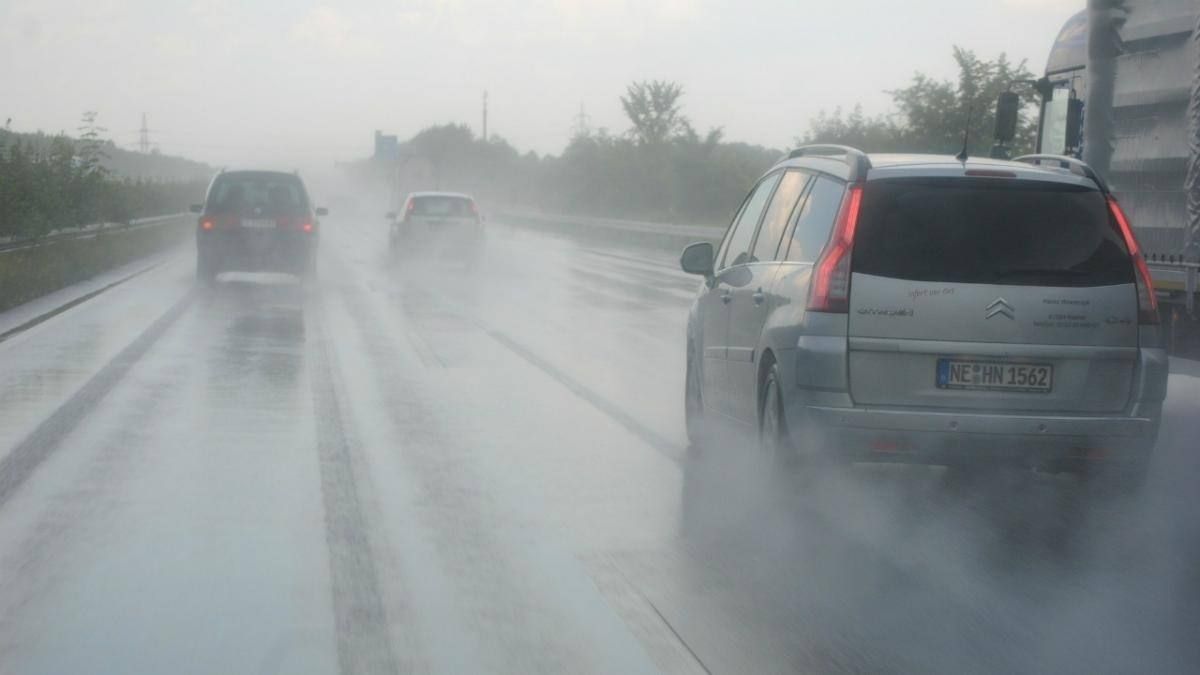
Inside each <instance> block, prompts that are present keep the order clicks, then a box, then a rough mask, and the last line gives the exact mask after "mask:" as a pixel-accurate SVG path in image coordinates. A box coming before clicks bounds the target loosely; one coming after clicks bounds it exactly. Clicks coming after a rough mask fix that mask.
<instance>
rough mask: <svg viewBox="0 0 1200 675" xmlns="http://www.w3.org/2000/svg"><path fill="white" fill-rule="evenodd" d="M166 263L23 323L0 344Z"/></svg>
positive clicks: (2, 337) (4, 335)
mask: <svg viewBox="0 0 1200 675" xmlns="http://www.w3.org/2000/svg"><path fill="white" fill-rule="evenodd" d="M164 262H166V261H165V260H160V261H158V262H156V263H154V264H152V265H150V266H148V267H144V268H142V269H140V270H138V271H136V272H133V273H132V274H129V275H127V276H124V277H121V278H120V279H117V280H116V281H114V282H112V283H110V284H107V285H105V286H101V287H100V288H97V289H96V290H94V291H91V292H89V293H85V294H83V295H81V296H79V297H78V298H75V299H74V300H71V301H69V302H66V303H64V304H62V305H59V306H58V307H55V308H54V309H52V310H50V311H48V312H43V313H42V314H39V315H37V316H35V317H33V318H32V319H30V320H28V321H26V322H25V323H22V324H21V325H19V326H15V327H13V328H10V329H8V330H6V331H4V332H3V333H0V342H4V341H5V340H7V339H9V338H11V337H14V336H16V335H19V334H20V333H24V332H25V331H27V330H29V329H30V328H33V327H34V326H36V325H38V324H40V323H44V322H46V321H49V320H50V319H53V318H54V317H56V316H58V315H59V314H62V313H63V312H65V311H67V310H69V309H71V308H73V307H78V306H79V305H82V304H83V303H85V302H87V301H88V300H91V299H92V298H95V297H96V296H98V295H100V294H101V293H104V292H105V291H110V290H112V289H114V288H116V287H117V286H120V285H121V284H123V283H125V282H126V281H130V280H132V279H135V278H137V277H139V276H141V275H143V274H145V273H146V272H149V271H150V270H152V269H155V268H157V267H159V266H160V265H162V264H163V263H164Z"/></svg>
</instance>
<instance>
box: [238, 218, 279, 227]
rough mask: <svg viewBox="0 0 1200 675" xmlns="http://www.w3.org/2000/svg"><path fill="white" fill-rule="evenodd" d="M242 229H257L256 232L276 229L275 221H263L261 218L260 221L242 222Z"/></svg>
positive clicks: (253, 219)
mask: <svg viewBox="0 0 1200 675" xmlns="http://www.w3.org/2000/svg"><path fill="white" fill-rule="evenodd" d="M242 227H249V228H251V229H255V230H266V229H271V230H273V229H275V221H273V220H267V219H262V218H259V219H255V218H250V219H248V220H243V221H242Z"/></svg>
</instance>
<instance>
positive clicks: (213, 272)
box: [196, 253, 217, 284]
mask: <svg viewBox="0 0 1200 675" xmlns="http://www.w3.org/2000/svg"><path fill="white" fill-rule="evenodd" d="M216 278H217V266H216V265H214V264H213V261H212V260H211V258H210V257H209V256H207V255H204V254H203V253H200V254H197V255H196V281H199V282H200V283H202V284H211V283H212V282H213V281H214V280H216Z"/></svg>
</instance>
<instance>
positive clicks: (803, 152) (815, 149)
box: [787, 143, 871, 183]
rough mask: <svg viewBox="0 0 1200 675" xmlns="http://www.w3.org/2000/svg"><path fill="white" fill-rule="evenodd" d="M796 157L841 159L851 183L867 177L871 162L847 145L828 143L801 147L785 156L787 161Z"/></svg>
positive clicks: (865, 154) (865, 155)
mask: <svg viewBox="0 0 1200 675" xmlns="http://www.w3.org/2000/svg"><path fill="white" fill-rule="evenodd" d="M797 157H827V158H829V159H841V161H842V162H844V163H845V164H846V166H848V167H850V182H851V183H854V182H857V181H860V180H864V179H865V178H866V177H867V172H868V171H870V170H871V160H870V158H869V157H867V153H865V152H863V151H862V150H859V149H858V148H852V147H850V146H848V145H833V144H828V143H816V144H812V145H802V146H800V147H798V148H796V149H795V150H792V151H791V152H789V153H788V154H787V159H796V158H797Z"/></svg>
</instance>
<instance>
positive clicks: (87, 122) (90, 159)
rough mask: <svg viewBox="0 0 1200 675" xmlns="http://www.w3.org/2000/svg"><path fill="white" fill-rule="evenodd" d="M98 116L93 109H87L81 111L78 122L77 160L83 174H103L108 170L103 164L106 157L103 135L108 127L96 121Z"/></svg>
mask: <svg viewBox="0 0 1200 675" xmlns="http://www.w3.org/2000/svg"><path fill="white" fill-rule="evenodd" d="M98 116H99V114H98V113H97V112H96V111H95V110H88V111H86V112H84V113H83V118H82V120H81V121H80V124H79V162H80V164H81V165H82V166H83V172H84V173H85V174H92V173H99V174H104V173H107V171H108V170H107V169H105V168H104V164H103V162H104V160H106V159H108V153H107V152H106V151H105V145H106V144H105V140H104V137H103V134H104V133H105V132H106V131H108V129H106V128H104V127H102V126H100V125H99V124H98V123H97V122H96V118H97V117H98Z"/></svg>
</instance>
